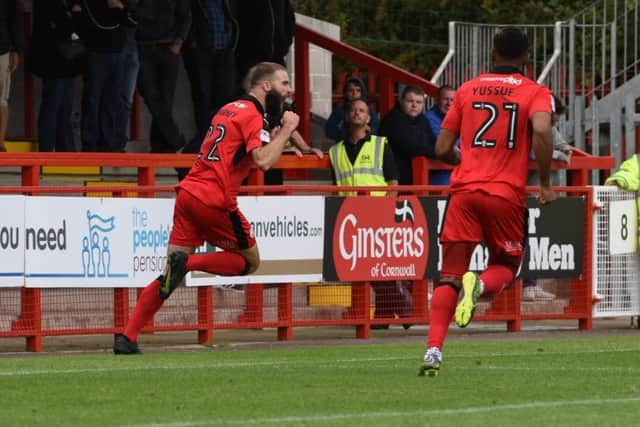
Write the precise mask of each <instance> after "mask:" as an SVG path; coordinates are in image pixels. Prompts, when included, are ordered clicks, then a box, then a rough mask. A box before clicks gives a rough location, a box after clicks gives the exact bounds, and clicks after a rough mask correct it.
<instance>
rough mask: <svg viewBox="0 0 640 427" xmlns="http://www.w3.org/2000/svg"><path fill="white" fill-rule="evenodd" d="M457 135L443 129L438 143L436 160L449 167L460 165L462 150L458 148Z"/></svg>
mask: <svg viewBox="0 0 640 427" xmlns="http://www.w3.org/2000/svg"><path fill="white" fill-rule="evenodd" d="M457 137H458V135H457V134H455V133H453V132H451V131H450V130H448V129H441V130H440V135H439V136H438V140H437V141H436V158H437V159H438V160H440V161H443V162H445V163H447V164H449V165H454V166H455V165H459V164H460V150H458V149H457V148H456V138H457Z"/></svg>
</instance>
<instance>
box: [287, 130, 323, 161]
mask: <svg viewBox="0 0 640 427" xmlns="http://www.w3.org/2000/svg"><path fill="white" fill-rule="evenodd" d="M291 142H292V143H293V145H295V146H296V147H297V148H298V150H299V151H297V152H296V155H299V156H302V154H315V155H316V156H318V158H319V159H321V158H323V157H324V153H323V152H322V150H319V149H317V148H313V147H312V146H311V144H308V143H307V142H306V141H305V140H304V138H303V137H302V135H301V134H300V132H298V131H297V130H296V131H294V132H293V133H292V134H291Z"/></svg>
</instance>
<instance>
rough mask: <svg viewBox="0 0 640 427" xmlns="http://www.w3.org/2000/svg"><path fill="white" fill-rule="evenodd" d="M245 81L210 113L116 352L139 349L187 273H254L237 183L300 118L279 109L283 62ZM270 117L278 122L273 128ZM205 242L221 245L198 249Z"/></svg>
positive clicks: (268, 160) (266, 164)
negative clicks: (164, 242)
mask: <svg viewBox="0 0 640 427" xmlns="http://www.w3.org/2000/svg"><path fill="white" fill-rule="evenodd" d="M247 83H248V93H247V95H245V96H243V97H241V98H240V99H238V100H236V101H234V102H231V103H229V104H227V105H225V106H223V107H222V108H221V109H220V110H219V111H218V112H217V113H216V114H215V115H214V116H213V118H212V119H211V126H210V127H209V131H208V132H207V135H206V136H205V139H204V141H203V143H202V146H201V148H200V153H199V155H198V159H197V160H196V162H195V164H194V165H193V166H192V167H191V170H190V171H189V174H188V175H187V176H186V177H185V178H184V179H183V180H182V181H181V182H180V184H178V186H177V189H176V191H177V195H176V202H175V208H174V213H173V228H172V230H171V235H170V237H169V247H168V250H167V252H168V258H167V267H166V269H165V272H164V274H163V275H162V276H160V277H158V278H157V279H156V280H154V281H153V282H151V283H150V284H149V285H147V287H146V288H145V289H144V290H143V292H142V294H141V295H140V298H139V299H138V302H137V304H136V307H135V309H134V311H133V314H132V316H131V318H130V319H129V322H128V323H127V326H126V328H125V330H124V334H118V335H116V338H115V343H114V346H113V351H114V353H116V354H138V353H140V349H139V348H138V344H137V338H138V334H139V333H140V330H141V329H142V327H143V326H144V325H145V324H146V323H147V322H148V321H150V320H151V319H152V318H153V316H154V314H155V313H156V312H157V311H158V310H159V309H160V307H161V306H162V304H163V302H164V300H165V299H167V298H168V297H169V296H170V295H171V293H172V292H173V291H174V290H175V289H176V288H177V287H178V286H180V285H182V284H183V282H184V276H185V274H186V273H187V272H189V271H193V270H198V271H205V272H208V273H211V274H216V275H223V276H235V275H244V274H249V273H252V272H254V271H255V270H256V269H257V268H258V265H259V264H260V255H259V252H258V247H257V245H256V241H255V239H254V238H253V236H252V235H251V233H250V226H249V223H248V221H247V220H246V218H245V217H244V215H243V214H242V212H240V210H239V209H238V202H237V194H238V189H239V187H240V184H241V183H242V181H243V180H244V179H245V178H246V177H247V175H248V174H249V171H250V170H251V168H252V167H253V166H254V165H255V166H257V167H258V168H260V169H262V170H268V169H269V168H270V167H271V166H273V165H274V164H275V163H276V162H277V161H278V159H279V158H280V155H281V154H282V150H283V149H284V147H285V145H286V143H287V141H288V140H289V138H290V137H291V134H292V133H293V132H294V131H295V130H296V128H297V126H298V122H299V117H298V115H297V114H296V113H294V112H292V111H283V109H282V106H283V103H284V100H285V98H286V97H288V96H289V95H290V92H291V88H290V85H289V76H288V74H287V70H286V69H285V68H284V67H283V66H281V65H280V64H275V63H271V62H262V63H259V64H257V65H256V66H254V67H253V68H252V69H251V70H250V71H249V74H248V76H247ZM267 115H268V116H269V117H275V118H277V119H276V120H278V121H279V122H278V123H277V124H276V126H275V127H276V129H277V130H276V131H275V132H273V133H270V131H269V129H270V128H271V127H274V126H269V123H267V122H266V117H267ZM272 125H273V124H272ZM204 242H207V243H209V244H211V245H213V246H217V247H218V248H221V249H223V251H220V252H212V253H205V254H193V252H194V250H195V248H197V247H199V246H201V245H202V244H203V243H204Z"/></svg>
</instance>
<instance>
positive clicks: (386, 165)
mask: <svg viewBox="0 0 640 427" xmlns="http://www.w3.org/2000/svg"><path fill="white" fill-rule="evenodd" d="M382 172H383V174H384V179H385V181H387V183H390V182H391V181H395V184H394V185H397V184H398V175H399V174H398V166H397V165H396V159H395V157H393V151H392V150H391V147H389V143H388V142H387V143H386V144H384V153H383V158H382ZM389 185H391V184H389Z"/></svg>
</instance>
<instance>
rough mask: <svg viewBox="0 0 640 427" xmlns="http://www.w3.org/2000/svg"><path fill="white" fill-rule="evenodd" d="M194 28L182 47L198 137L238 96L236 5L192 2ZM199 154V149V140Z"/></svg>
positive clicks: (217, 1) (225, 1)
mask: <svg viewBox="0 0 640 427" xmlns="http://www.w3.org/2000/svg"><path fill="white" fill-rule="evenodd" d="M190 3H191V17H192V24H191V30H190V31H189V36H188V37H187V40H186V41H185V43H184V46H183V47H182V58H183V60H184V65H185V69H186V71H187V76H188V78H189V82H190V84H191V99H192V101H193V110H194V114H195V121H196V129H197V131H198V133H200V132H201V133H202V136H204V133H205V132H206V130H207V128H208V127H209V123H210V121H211V117H212V116H213V114H214V113H215V112H216V111H217V110H218V108H220V107H221V106H222V105H224V104H226V103H227V102H229V101H231V100H232V99H233V97H234V96H235V95H236V93H237V90H236V83H237V80H238V78H237V73H236V68H237V66H236V59H235V50H236V47H237V45H238V34H239V28H238V13H239V12H238V10H237V2H234V1H230V0H190ZM198 139H199V140H198V141H197V144H196V145H197V148H196V149H195V150H193V151H191V150H190V151H187V149H186V148H185V152H192V153H196V152H197V151H198V149H199V148H200V141H201V140H202V138H198Z"/></svg>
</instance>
